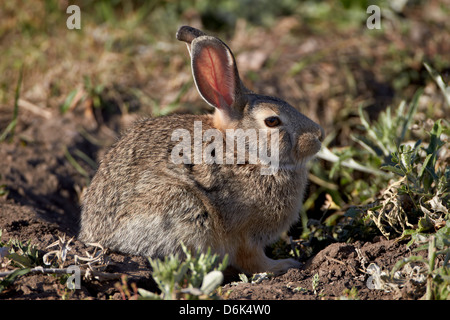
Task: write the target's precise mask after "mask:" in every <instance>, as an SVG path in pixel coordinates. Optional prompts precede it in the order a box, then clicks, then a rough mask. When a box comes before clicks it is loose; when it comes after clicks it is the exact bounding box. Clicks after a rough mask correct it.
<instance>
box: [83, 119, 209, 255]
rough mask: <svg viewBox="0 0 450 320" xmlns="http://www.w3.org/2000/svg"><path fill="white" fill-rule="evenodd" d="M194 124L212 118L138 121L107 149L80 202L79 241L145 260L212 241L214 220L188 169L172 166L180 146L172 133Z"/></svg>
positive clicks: (207, 123)
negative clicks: (141, 256) (175, 152)
mask: <svg viewBox="0 0 450 320" xmlns="http://www.w3.org/2000/svg"><path fill="white" fill-rule="evenodd" d="M195 121H200V122H201V123H202V125H203V126H204V127H205V128H208V127H210V123H211V117H210V116H192V115H183V116H170V117H161V118H157V119H145V120H140V121H139V122H137V123H136V124H135V125H134V126H133V127H132V128H131V129H130V130H129V131H128V132H127V133H125V134H124V136H123V137H122V138H121V139H120V140H119V141H118V142H116V143H115V144H114V145H113V146H112V147H111V149H110V150H109V151H108V152H107V154H106V155H105V157H104V158H103V160H102V161H101V163H100V166H99V169H98V171H97V173H96V175H95V176H94V178H93V179H92V182H91V185H90V186H89V187H88V189H87V190H86V193H85V195H84V196H83V201H82V215H81V231H80V235H79V238H80V239H81V240H82V241H84V242H100V243H102V244H103V245H105V246H106V247H109V248H111V249H113V250H117V251H122V252H127V253H133V254H141V255H146V256H164V255H166V254H168V253H169V252H168V251H171V252H173V251H177V248H179V244H180V241H181V240H182V241H183V242H184V243H185V244H186V245H189V244H190V243H192V242H193V241H196V242H197V243H195V244H192V247H203V245H202V244H201V243H198V239H203V240H204V241H212V240H211V239H210V236H208V234H211V233H212V232H214V227H213V226H212V222H211V220H212V219H214V217H212V216H211V214H209V213H208V211H211V209H210V208H207V207H205V205H204V204H203V202H202V200H201V196H200V197H199V196H198V195H197V194H196V192H195V191H193V190H192V181H191V180H190V179H189V177H188V175H189V174H188V173H186V171H187V170H188V169H189V167H190V165H185V164H174V163H173V162H172V160H171V156H172V154H171V153H172V150H173V147H174V146H175V145H176V144H177V143H178V141H172V133H173V132H174V130H177V129H183V130H188V132H189V133H191V132H190V131H189V130H193V128H194V122H195ZM186 128H187V129H186ZM189 128H190V129H189ZM192 134H193V132H192ZM182 175H185V177H182ZM193 227H195V228H193ZM170 248H171V249H170ZM169 249H170V250H169Z"/></svg>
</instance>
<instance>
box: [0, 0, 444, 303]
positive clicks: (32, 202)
mask: <svg viewBox="0 0 450 320" xmlns="http://www.w3.org/2000/svg"><path fill="white" fill-rule="evenodd" d="M433 3H434V2H433ZM427 12H429V11H428V10H423V14H424V15H426V14H427ZM430 12H431V11H430ZM432 12H439V11H436V10H435V11H432ZM415 14H416V13H415ZM420 14H421V12H419V13H417V16H419V19H418V20H417V21H414V24H412V27H411V31H410V34H409V35H405V36H398V35H396V34H394V33H393V34H389V33H387V34H384V35H380V36H379V37H378V38H376V37H366V35H365V34H364V32H358V33H348V34H347V33H346V34H340V35H339V36H336V37H335V36H334V35H333V34H330V35H328V34H325V35H314V34H313V33H308V31H304V29H302V28H301V26H299V25H298V23H297V22H295V21H293V20H292V19H289V18H287V19H285V20H283V21H281V22H280V23H279V24H278V25H277V27H276V28H273V31H272V32H271V34H270V35H268V34H265V33H264V32H261V33H260V36H259V38H258V37H256V36H255V34H257V32H254V34H253V35H252V37H253V38H252V39H250V36H248V37H246V36H245V35H244V34H245V33H244V32H236V34H237V35H236V36H235V38H234V39H233V40H232V43H231V47H232V48H237V49H236V51H237V62H238V64H239V65H242V66H243V67H242V68H241V70H240V71H242V74H243V75H244V77H245V75H249V76H248V77H247V78H251V75H252V74H254V73H257V74H258V75H259V78H258V81H255V83H254V84H253V85H252V89H254V90H255V91H261V92H266V93H267V94H275V93H276V94H279V95H280V96H282V97H285V98H286V100H288V101H290V102H291V103H295V104H298V105H300V106H304V105H306V106H308V107H309V109H308V110H309V112H306V113H307V115H308V116H310V117H311V118H313V119H314V120H320V123H321V125H322V126H323V127H324V128H325V129H326V130H327V129H328V130H327V131H330V130H329V129H330V126H333V125H334V124H336V123H337V122H338V121H339V123H340V126H341V127H339V128H335V129H336V131H335V133H336V139H335V140H336V143H341V142H343V141H344V140H345V139H346V140H349V138H348V137H349V134H350V130H351V129H350V127H352V126H353V127H354V126H355V123H356V121H355V119H356V116H355V115H356V114H357V111H356V110H357V109H356V106H357V105H358V103H359V102H361V101H363V102H364V101H365V102H367V101H369V102H371V103H372V104H373V106H374V108H378V109H380V108H381V109H382V108H384V107H385V106H386V105H387V104H390V103H391V102H392V101H393V100H394V89H393V86H392V83H389V81H390V80H391V79H389V76H388V75H387V74H388V73H389V72H390V73H391V74H394V73H397V74H400V73H403V74H408V73H409V72H415V74H416V73H417V74H420V73H423V72H424V68H423V66H422V65H421V64H420V63H417V61H418V60H420V59H419V58H417V59H416V57H417V56H419V57H422V56H424V57H425V58H433V56H435V55H436V54H438V53H440V54H441V55H442V53H444V52H447V53H448V50H449V47H448V46H449V44H450V42H449V41H447V40H448V33H447V31H446V29H445V26H447V25H448V22H445V21H448V17H442V16H438V17H437V18H435V17H425V18H424V19H422V20H421V16H420ZM427 19H428V20H431V19H437V20H438V22H436V23H435V24H432V25H430V26H429V27H428V25H427V22H423V21H428V20H427ZM446 23H447V24H446ZM441 25H442V26H444V27H442V26H441ZM298 30H302V31H298ZM238 31H239V30H238ZM297 31H298V32H304V33H303V34H302V35H301V36H296V39H297V38H301V41H302V42H301V44H299V43H291V42H290V41H293V40H292V39H294V36H291V37H289V36H288V37H282V36H281V35H282V34H292V35H293V34H295V35H297ZM268 36H270V37H271V39H272V40H269V38H267V37H268ZM261 38H262V39H264V41H268V42H270V43H273V46H274V47H277V48H278V49H279V50H280V51H279V52H278V54H280V56H281V58H280V59H281V60H279V61H277V64H276V67H273V68H278V69H276V70H275V69H270V68H266V67H265V66H264V62H265V63H266V64H270V61H269V58H270V57H271V56H273V52H272V51H271V49H270V50H269V49H267V50H261V45H260V43H261V42H263V40H261ZM277 39H283V40H284V41H277ZM168 41H169V40H168ZM171 41H174V42H175V40H174V39H171ZM176 44H178V43H176ZM362 44H364V45H362ZM391 47H394V48H396V49H398V48H400V49H401V50H402V51H401V52H402V53H401V54H402V55H404V56H405V57H407V59H410V60H408V61H411V62H410V66H409V67H408V68H407V69H402V70H391V69H387V68H386V66H385V65H383V61H385V59H387V58H389V55H390V51H389V48H391ZM400 49H399V50H400ZM149 50H150V49H149ZM177 50H178V49H177ZM181 50H185V49H184V47H183V48H181V49H180V52H182V56H181V54H180V56H176V57H174V59H172V60H173V61H172V62H171V69H170V70H169V71H170V72H172V71H174V70H175V71H174V72H177V74H178V76H177V77H176V79H177V81H174V80H173V79H174V76H173V74H170V72H169V73H168V74H164V73H162V74H160V75H158V77H155V79H154V81H153V78H151V77H150V78H145V77H142V78H140V79H138V78H139V77H138V74H137V72H136V71H129V74H128V73H127V79H132V80H133V81H134V78H136V79H138V80H139V81H140V82H141V83H148V87H145V86H144V85H142V87H143V91H144V89H145V90H148V91H149V92H152V93H154V94H155V95H156V96H157V97H160V98H161V101H162V103H163V104H164V103H167V102H171V101H173V100H174V96H176V94H177V93H178V92H179V88H180V86H181V85H182V84H183V83H186V82H187V81H188V80H189V79H191V76H190V70H188V69H187V68H186V69H185V70H183V71H180V70H181V69H182V68H183V66H184V61H186V59H187V58H186V55H187V53H186V52H185V51H181ZM414 50H419V51H420V52H419V53H415V52H412V51H414ZM261 52H262V54H263V59H262V60H261V63H257V62H258V59H256V57H258V55H257V53H261ZM315 53H317V55H316V54H315ZM50 54H51V50H50ZM152 54H153V52H150V54H148V56H149V58H147V57H146V56H143V57H142V59H143V62H148V61H145V59H151V58H152ZM117 56H118V54H117ZM321 56H323V57H325V58H324V59H323V61H321ZM102 57H103V56H102ZM299 57H302V58H304V57H306V58H305V60H304V61H306V62H308V63H309V65H308V67H307V68H306V67H305V68H304V70H302V72H300V71H299V72H298V73H296V74H295V75H292V77H289V78H287V77H283V76H282V75H286V74H288V71H289V70H288V69H289V68H290V67H291V66H292V65H293V64H294V62H293V61H296V60H298V59H299ZM361 57H363V58H361ZM138 58H139V57H138ZM308 59H309V60H308ZM399 59H402V58H401V57H400V58H399ZM405 59H406V58H405ZM86 60H88V59H86ZM252 61H253V62H255V64H256V65H255V66H253V65H250V63H249V62H252ZM76 63H78V62H74V65H75V64H76ZM93 64H100V63H97V62H96V63H93ZM101 65H103V66H104V65H106V64H105V63H104V61H103V63H102V64H101ZM80 69H82V68H81V67H80ZM172 69H173V70H172ZM275 71H276V72H275ZM52 72H53V71H52ZM58 72H59V71H57V70H56V71H54V74H52V75H51V76H50V75H48V74H47V75H45V76H42V75H35V74H33V73H32V72H29V75H30V78H28V79H24V89H23V90H24V97H25V98H26V99H27V101H28V102H31V103H32V104H31V106H30V104H29V103H28V104H27V101H22V102H21V103H19V106H20V112H19V117H18V122H17V127H16V129H15V135H14V138H13V139H12V141H5V142H2V143H0V194H2V195H0V229H1V230H2V236H1V239H0V240H1V241H7V240H9V239H12V238H17V239H19V240H21V241H23V242H26V241H28V240H31V243H32V244H34V245H36V246H37V248H38V249H39V251H40V255H41V256H42V255H44V254H46V253H48V252H49V251H51V250H53V249H52V248H48V246H49V245H51V244H53V243H54V242H55V241H58V239H59V237H65V239H66V240H67V239H69V238H71V237H74V239H73V240H72V242H71V243H70V247H71V250H70V251H68V255H67V259H66V261H65V266H66V267H67V266H69V265H71V264H72V263H74V259H75V255H78V256H86V255H87V254H86V250H88V248H86V246H85V245H84V244H82V243H81V242H79V241H78V240H77V239H76V236H77V233H78V228H79V219H80V207H79V199H80V196H81V195H82V192H83V186H85V185H86V184H87V182H88V181H89V179H90V178H91V177H92V176H93V175H94V173H95V168H94V167H93V166H90V165H89V164H88V162H87V161H83V160H85V159H86V158H89V159H94V161H98V160H99V159H101V157H102V155H103V153H104V152H105V150H106V148H107V146H109V145H110V144H111V143H112V142H113V141H114V140H115V139H116V138H117V136H118V135H119V132H121V130H124V129H125V128H126V127H128V126H129V125H130V123H131V122H132V121H133V120H134V119H136V117H138V116H137V115H135V114H134V113H133V112H130V113H126V114H124V113H122V112H121V109H120V107H118V106H117V105H115V104H114V101H112V103H110V104H109V106H111V105H112V106H113V108H112V109H111V108H109V109H108V110H105V109H101V108H93V107H92V105H89V103H88V102H89V101H85V102H84V103H80V104H78V105H76V106H75V105H73V106H71V108H70V110H69V111H68V112H65V113H64V114H62V113H61V112H60V111H59V106H60V105H61V103H62V102H63V101H64V99H65V97H66V95H64V94H60V95H58V97H56V98H55V97H53V96H51V95H50V94H48V96H44V97H43V98H42V99H41V101H40V100H39V99H40V98H39V97H38V98H35V96H34V95H33V93H34V92H36V91H39V92H49V91H51V89H52V87H51V83H50V84H48V83H47V82H48V79H50V78H51V80H52V81H53V79H57V78H58V77H62V76H63V75H62V74H59V73H58ZM117 72H118V71H117ZM127 72H128V71H127ZM133 72H135V73H133ZM49 73H50V71H49ZM31 76H33V77H31ZM117 76H118V77H119V76H120V75H117ZM80 78H81V77H80ZM156 78H157V79H156ZM343 78H345V79H343ZM170 79H172V80H170ZM138 80H136V81H138ZM30 82H31V83H30ZM119 82H120V81H119ZM125 82H126V81H125ZM130 83H132V81H130V82H128V84H130ZM124 85H127V83H125V84H123V83H122V84H121V86H124ZM425 85H426V83H425V82H424V81H423V79H422V78H420V77H418V80H417V81H416V82H414V81H411V85H410V86H405V89H404V91H403V92H404V95H403V96H402V97H401V98H402V99H403V98H407V97H408V96H409V97H410V96H411V95H412V92H414V89H415V88H417V87H418V86H425ZM40 86H42V87H43V88H41V87H40ZM176 86H177V88H176V89H177V90H175V89H174V90H172V89H173V88H172V87H176ZM110 88H113V85H111V86H110ZM119 89H120V87H119ZM61 90H62V89H61ZM170 90H172V92H171V95H170V97H169V94H168V93H169V91H170ZM174 92H175V93H174ZM348 92H351V99H350V98H349V96H348V95H347V93H348ZM67 93H68V92H65V94H67ZM425 93H426V95H427V97H428V98H429V99H430V100H431V99H432V98H433V97H435V96H437V95H438V90H437V89H436V87H435V86H431V87H428V91H426V92H425ZM185 96H186V98H183V99H181V102H183V103H185V102H186V103H190V102H193V101H194V102H198V101H199V97H198V94H197V93H196V91H195V89H194V88H191V89H189V90H188V92H187V93H186V95H185ZM168 97H169V98H170V99H169V98H168ZM103 98H104V99H105V100H107V99H108V97H103ZM120 98H121V99H120V101H121V102H122V103H123V102H124V101H125V100H126V99H127V98H128V97H127V96H126V95H123V96H121V97H120ZM164 98H165V99H166V100H164ZM397 98H398V97H397ZM52 99H54V101H53V100H52ZM42 101H44V102H45V103H47V104H48V107H47V108H41V109H39V108H38V110H40V111H36V110H37V109H36V105H37V106H39V105H42ZM125 102H127V103H128V105H130V106H131V108H130V110H132V107H133V101H131V100H130V101H125ZM91 103H92V101H91ZM350 103H351V105H352V108H349V109H351V111H350V112H348V113H346V112H347V111H345V110H347V109H345V110H344V108H343V106H344V105H347V106H348V105H349V104H350ZM114 106H115V107H114ZM369 107H370V106H369ZM42 109H45V110H44V111H45V112H44V111H43V110H42ZM343 110H344V111H345V112H344V111H343ZM302 111H304V109H303V110H302ZM436 112H437V113H439V112H440V111H439V110H437V111H436ZM11 116H12V104H7V105H4V106H2V107H1V108H0V132H3V130H4V129H5V128H6V127H7V125H8V123H9V122H10V121H11ZM438 116H439V114H438ZM440 116H441V117H442V115H440ZM345 137H346V138H345ZM410 255H412V252H411V248H408V247H407V246H406V243H404V242H397V241H395V240H387V239H384V238H382V237H381V236H378V237H375V238H374V239H372V240H371V241H369V242H361V241H357V242H355V243H333V244H331V245H329V246H327V247H325V248H324V249H323V250H321V251H320V252H318V253H317V254H315V255H313V256H312V257H311V258H309V259H308V260H305V261H303V263H304V265H303V267H302V268H301V269H291V270H289V271H288V272H287V273H286V274H284V275H281V276H277V277H271V278H267V279H264V280H262V281H260V282H259V283H244V282H239V280H238V279H237V278H236V276H233V277H231V276H230V277H228V278H227V281H226V283H224V284H223V287H222V288H221V291H220V292H221V296H222V298H226V299H252V300H256V299H270V300H289V299H298V300H319V299H333V300H334V299H338V298H346V297H348V296H350V297H351V293H350V290H351V289H352V288H355V289H356V290H357V298H359V299H364V300H380V299H418V298H420V297H421V296H423V294H424V293H423V292H421V291H420V290H415V289H414V288H411V286H413V284H408V285H406V286H405V287H404V288H403V289H402V290H399V291H390V292H386V291H384V290H378V289H371V286H370V282H368V280H370V279H369V278H370V276H369V275H368V274H367V273H366V272H365V271H364V270H366V268H367V267H368V266H369V265H370V264H371V263H376V264H377V265H378V266H380V267H382V268H385V269H386V270H391V269H392V268H393V266H394V264H395V263H396V262H397V261H398V260H399V259H401V258H405V257H408V256H410ZM414 255H417V253H416V252H415V253H414ZM107 258H108V259H109V264H108V265H107V266H106V267H105V268H104V269H102V270H101V271H102V272H103V273H104V274H112V275H116V276H117V277H115V278H114V279H109V280H105V279H102V280H97V279H91V280H84V279H83V281H82V283H81V288H80V289H77V290H74V291H70V290H68V289H67V288H66V286H65V285H64V284H61V283H60V280H59V277H55V276H52V275H49V274H42V273H33V274H27V275H24V276H21V277H19V278H18V279H17V280H16V281H14V283H13V284H12V285H10V286H8V287H7V288H6V289H5V290H3V292H1V293H0V299H27V300H28V299H33V300H35V299H62V298H66V299H123V298H124V296H123V290H121V289H119V287H120V285H119V286H118V284H120V283H121V281H122V279H121V275H126V276H127V277H128V284H130V285H131V283H136V285H137V287H138V288H144V289H147V290H150V291H154V290H155V288H156V287H155V283H154V282H153V280H152V278H151V272H150V265H149V262H148V261H147V260H146V259H145V258H143V257H133V256H127V255H122V254H117V253H108V254H107ZM11 269H12V268H11V266H2V267H1V268H0V272H2V271H5V270H11Z"/></svg>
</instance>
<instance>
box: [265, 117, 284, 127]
mask: <svg viewBox="0 0 450 320" xmlns="http://www.w3.org/2000/svg"><path fill="white" fill-rule="evenodd" d="M264 123H265V124H266V126H268V127H270V128H273V127H277V126H279V125H280V124H281V120H280V118H278V117H269V118H267V119H266V120H264Z"/></svg>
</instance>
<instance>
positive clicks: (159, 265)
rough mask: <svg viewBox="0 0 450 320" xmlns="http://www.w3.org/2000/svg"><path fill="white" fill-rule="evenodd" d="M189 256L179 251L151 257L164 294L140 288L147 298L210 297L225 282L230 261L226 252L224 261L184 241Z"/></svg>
mask: <svg viewBox="0 0 450 320" xmlns="http://www.w3.org/2000/svg"><path fill="white" fill-rule="evenodd" d="M182 248H183V253H184V256H185V258H184V259H181V258H180V257H179V255H178V254H171V255H169V256H166V257H165V258H164V260H160V259H151V258H149V261H150V265H151V266H152V269H153V273H152V276H153V279H154V280H155V281H156V283H157V285H158V287H159V289H160V290H161V295H156V294H154V293H151V292H148V291H146V290H143V289H139V290H138V291H139V293H140V294H141V296H142V297H143V298H147V299H169V300H171V299H180V298H181V297H183V298H185V299H198V298H210V297H211V296H212V293H213V291H214V290H215V289H216V288H217V287H218V286H219V285H220V284H221V283H222V281H223V274H222V272H221V271H223V270H225V268H226V267H227V264H228V256H227V255H226V256H225V257H224V259H223V260H222V262H219V256H218V255H216V254H211V249H208V250H207V251H206V253H201V252H200V251H196V252H195V254H192V253H191V252H190V251H189V250H188V249H187V247H186V246H184V245H182Z"/></svg>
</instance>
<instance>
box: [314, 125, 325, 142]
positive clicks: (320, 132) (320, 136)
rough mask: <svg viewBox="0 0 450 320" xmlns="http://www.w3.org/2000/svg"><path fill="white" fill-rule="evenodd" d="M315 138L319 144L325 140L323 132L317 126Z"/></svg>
mask: <svg viewBox="0 0 450 320" xmlns="http://www.w3.org/2000/svg"><path fill="white" fill-rule="evenodd" d="M316 137H317V139H319V141H320V142H323V139H324V138H325V131H324V130H323V128H322V127H321V126H319V129H318V130H317V131H316Z"/></svg>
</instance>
